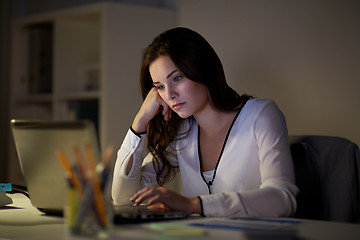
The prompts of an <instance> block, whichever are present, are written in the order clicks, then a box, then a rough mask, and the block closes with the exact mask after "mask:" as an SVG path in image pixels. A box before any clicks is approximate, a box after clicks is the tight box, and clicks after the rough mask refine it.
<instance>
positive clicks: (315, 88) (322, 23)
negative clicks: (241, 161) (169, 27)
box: [179, 0, 360, 145]
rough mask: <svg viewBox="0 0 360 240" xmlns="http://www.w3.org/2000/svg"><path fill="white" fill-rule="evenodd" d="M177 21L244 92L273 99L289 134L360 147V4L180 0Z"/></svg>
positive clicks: (231, 82)
mask: <svg viewBox="0 0 360 240" xmlns="http://www.w3.org/2000/svg"><path fill="white" fill-rule="evenodd" d="M179 8H180V9H179V25H181V26H187V27H190V28H193V29H194V30H197V31H199V32H200V33H201V34H202V35H203V36H204V37H205V38H207V39H208V40H209V42H210V44H212V45H213V47H214V48H215V50H216V51H217V53H218V54H219V56H220V58H221V59H222V61H223V65H224V69H225V73H226V76H227V79H228V82H229V84H230V85H231V86H232V87H233V88H234V89H236V90H237V91H238V92H239V93H243V92H245V93H248V94H252V95H255V96H257V97H263V98H271V99H274V100H275V101H276V103H277V104H278V105H279V106H280V108H281V109H282V110H283V112H284V114H285V116H286V118H287V123H288V128H289V134H318V135H335V136H342V137H345V138H348V139H350V140H352V141H354V142H356V143H357V144H358V145H360V108H359V104H360V58H359V56H360V15H359V14H358V13H359V12H360V4H359V2H358V1H357V2H355V1H318V0H316V1H288V0H271V1H268V0H256V1H254V0H224V1H216V0H198V1H192V0H182V1H181V3H180V4H179Z"/></svg>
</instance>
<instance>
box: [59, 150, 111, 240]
mask: <svg viewBox="0 0 360 240" xmlns="http://www.w3.org/2000/svg"><path fill="white" fill-rule="evenodd" d="M78 153H79V152H78V149H75V155H77V154H78ZM86 153H87V154H86V155H87V156H86V157H87V160H88V161H87V162H88V164H87V166H85V164H84V162H82V161H83V159H80V160H79V161H78V163H77V164H76V165H74V166H70V165H69V164H68V161H67V159H66V156H65V155H64V153H62V152H61V151H58V152H57V157H58V159H59V161H60V162H61V163H62V165H63V166H64V169H65V170H66V173H67V194H66V195H67V196H66V205H65V223H66V224H65V225H66V231H67V232H68V233H69V234H72V235H82V236H91V237H96V238H104V237H107V236H109V235H110V233H111V231H112V227H113V221H112V219H113V207H112V203H111V199H110V184H109V182H110V178H109V175H110V171H111V170H110V169H109V166H108V165H109V164H105V163H104V161H102V162H101V163H99V164H97V165H96V164H95V160H94V155H93V153H92V149H91V148H89V147H88V148H86ZM78 157H79V155H78ZM79 158H80V157H79Z"/></svg>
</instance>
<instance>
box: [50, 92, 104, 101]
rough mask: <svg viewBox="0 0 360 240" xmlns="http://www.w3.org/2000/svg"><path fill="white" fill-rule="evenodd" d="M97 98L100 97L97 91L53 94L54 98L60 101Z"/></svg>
mask: <svg viewBox="0 0 360 240" xmlns="http://www.w3.org/2000/svg"><path fill="white" fill-rule="evenodd" d="M99 98H100V92H99V91H88V92H73V93H62V94H56V96H55V99H56V100H61V101H81V100H92V99H99Z"/></svg>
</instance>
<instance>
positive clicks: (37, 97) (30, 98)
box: [16, 93, 53, 104]
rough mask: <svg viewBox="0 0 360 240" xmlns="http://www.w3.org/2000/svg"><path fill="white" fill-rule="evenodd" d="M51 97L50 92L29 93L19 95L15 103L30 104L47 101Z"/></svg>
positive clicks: (49, 100) (50, 99)
mask: <svg viewBox="0 0 360 240" xmlns="http://www.w3.org/2000/svg"><path fill="white" fill-rule="evenodd" d="M52 99H53V95H52V94H50V93H49V94H48V93H44V94H29V95H27V96H24V97H19V98H17V99H16V103H19V104H26V103H29V104H32V103H49V102H51V101H52Z"/></svg>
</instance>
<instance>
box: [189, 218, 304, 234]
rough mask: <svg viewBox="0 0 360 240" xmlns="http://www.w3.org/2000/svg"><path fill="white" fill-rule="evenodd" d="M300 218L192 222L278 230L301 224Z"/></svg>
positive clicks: (217, 227)
mask: <svg viewBox="0 0 360 240" xmlns="http://www.w3.org/2000/svg"><path fill="white" fill-rule="evenodd" d="M299 223H301V221H298V220H283V219H266V218H246V219H209V220H208V221H203V222H201V223H193V224H190V225H191V226H194V227H201V228H212V229H225V230H237V231H251V230H263V231H267V230H276V229H280V228H284V227H288V226H292V225H294V224H299Z"/></svg>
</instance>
